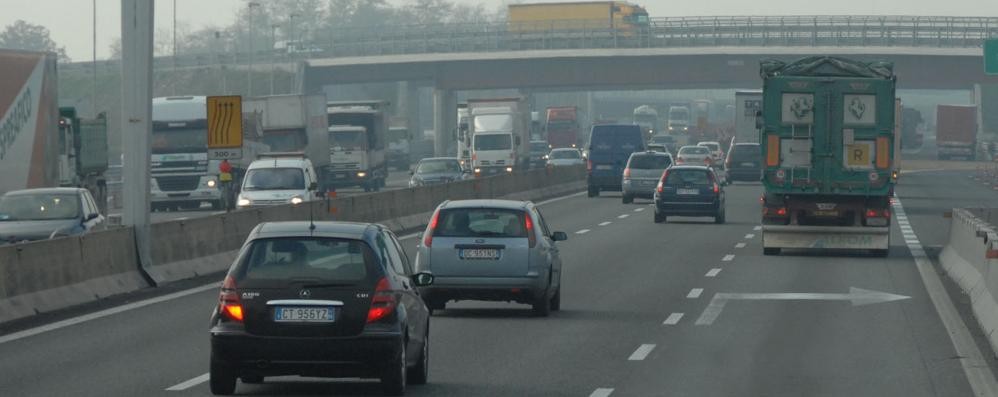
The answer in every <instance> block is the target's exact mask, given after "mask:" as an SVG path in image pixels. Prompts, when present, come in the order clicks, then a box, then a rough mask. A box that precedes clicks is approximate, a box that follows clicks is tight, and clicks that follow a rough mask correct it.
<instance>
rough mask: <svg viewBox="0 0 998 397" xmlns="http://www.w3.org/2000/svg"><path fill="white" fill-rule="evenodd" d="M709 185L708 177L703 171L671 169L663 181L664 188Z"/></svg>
mask: <svg viewBox="0 0 998 397" xmlns="http://www.w3.org/2000/svg"><path fill="white" fill-rule="evenodd" d="M710 183H711V179H710V175H709V174H708V173H707V171H704V170H684V169H678V170H677V169H673V170H670V171H669V176H668V178H666V180H665V185H666V186H684V185H708V184H710Z"/></svg>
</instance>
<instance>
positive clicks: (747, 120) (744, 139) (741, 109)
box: [735, 90, 762, 143]
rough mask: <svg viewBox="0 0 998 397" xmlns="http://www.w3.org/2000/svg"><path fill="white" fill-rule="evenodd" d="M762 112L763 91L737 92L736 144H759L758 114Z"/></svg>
mask: <svg viewBox="0 0 998 397" xmlns="http://www.w3.org/2000/svg"><path fill="white" fill-rule="evenodd" d="M761 110H762V90H738V91H735V143H758V142H759V129H758V128H756V125H755V118H756V114H757V113H758V112H759V111H761Z"/></svg>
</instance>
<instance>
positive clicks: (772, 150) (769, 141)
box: [766, 135, 780, 167]
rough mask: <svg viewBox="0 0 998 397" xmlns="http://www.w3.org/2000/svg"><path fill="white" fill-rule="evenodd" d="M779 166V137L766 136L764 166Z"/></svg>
mask: <svg viewBox="0 0 998 397" xmlns="http://www.w3.org/2000/svg"><path fill="white" fill-rule="evenodd" d="M778 165H780V137H779V136H777V135H768V136H766V166H767V167H776V166H778Z"/></svg>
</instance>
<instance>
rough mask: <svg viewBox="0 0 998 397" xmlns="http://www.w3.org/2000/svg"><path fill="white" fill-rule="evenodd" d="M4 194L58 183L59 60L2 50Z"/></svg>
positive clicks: (0, 124) (0, 134) (0, 162)
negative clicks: (57, 63) (57, 83)
mask: <svg viewBox="0 0 998 397" xmlns="http://www.w3.org/2000/svg"><path fill="white" fill-rule="evenodd" d="M0 69H2V70H3V84H2V85H0V104H3V105H2V106H3V107H0V169H2V170H3V178H0V194H3V193H5V192H8V191H11V190H18V189H28V188H40V187H53V186H58V184H59V179H60V175H59V108H58V95H57V94H58V92H57V90H56V87H57V86H56V82H57V78H56V56H55V54H47V53H40V52H28V51H14V50H0Z"/></svg>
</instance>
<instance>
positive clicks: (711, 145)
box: [697, 141, 724, 164]
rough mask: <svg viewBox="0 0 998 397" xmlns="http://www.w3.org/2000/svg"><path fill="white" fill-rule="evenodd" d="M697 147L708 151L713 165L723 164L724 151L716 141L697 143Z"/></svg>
mask: <svg viewBox="0 0 998 397" xmlns="http://www.w3.org/2000/svg"><path fill="white" fill-rule="evenodd" d="M697 146H703V147H705V148H707V149H710V157H711V160H714V163H715V164H721V163H722V162H724V151H723V150H721V143H719V142H717V141H704V142H700V143H697Z"/></svg>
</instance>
